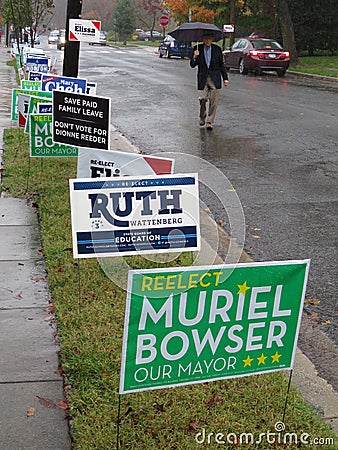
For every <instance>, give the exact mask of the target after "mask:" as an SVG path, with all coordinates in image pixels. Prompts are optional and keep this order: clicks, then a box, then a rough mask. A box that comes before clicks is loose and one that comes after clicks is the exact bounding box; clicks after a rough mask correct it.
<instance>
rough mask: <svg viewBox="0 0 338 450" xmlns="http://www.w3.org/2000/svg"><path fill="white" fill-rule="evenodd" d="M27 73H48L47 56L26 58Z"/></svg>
mask: <svg viewBox="0 0 338 450" xmlns="http://www.w3.org/2000/svg"><path fill="white" fill-rule="evenodd" d="M25 71H26V73H28V72H41V73H47V72H48V57H47V56H32V55H29V56H27V58H26V67H25Z"/></svg>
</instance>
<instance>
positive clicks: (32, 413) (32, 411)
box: [26, 406, 36, 417]
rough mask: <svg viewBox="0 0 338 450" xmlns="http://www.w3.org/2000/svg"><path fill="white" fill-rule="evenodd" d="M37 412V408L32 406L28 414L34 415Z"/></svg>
mask: <svg viewBox="0 0 338 450" xmlns="http://www.w3.org/2000/svg"><path fill="white" fill-rule="evenodd" d="M35 413H36V409H35V408H34V407H33V406H31V407H30V408H29V410H28V411H27V412H26V416H27V417H32V416H34V414H35Z"/></svg>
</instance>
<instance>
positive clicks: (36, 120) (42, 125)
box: [29, 114, 78, 157]
mask: <svg viewBox="0 0 338 450" xmlns="http://www.w3.org/2000/svg"><path fill="white" fill-rule="evenodd" d="M52 121H53V119H52V114H30V116H29V122H30V125H29V129H30V141H29V143H30V156H31V157H60V156H77V154H78V148H77V147H71V146H69V145H62V144H57V143H55V142H54V141H53V138H52V129H51V127H52Z"/></svg>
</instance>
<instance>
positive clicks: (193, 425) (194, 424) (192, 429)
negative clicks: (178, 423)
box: [187, 420, 198, 432]
mask: <svg viewBox="0 0 338 450" xmlns="http://www.w3.org/2000/svg"><path fill="white" fill-rule="evenodd" d="M197 428H198V425H197V422H196V420H192V421H191V422H190V423H189V425H188V426H187V431H190V432H195V431H196V430H197Z"/></svg>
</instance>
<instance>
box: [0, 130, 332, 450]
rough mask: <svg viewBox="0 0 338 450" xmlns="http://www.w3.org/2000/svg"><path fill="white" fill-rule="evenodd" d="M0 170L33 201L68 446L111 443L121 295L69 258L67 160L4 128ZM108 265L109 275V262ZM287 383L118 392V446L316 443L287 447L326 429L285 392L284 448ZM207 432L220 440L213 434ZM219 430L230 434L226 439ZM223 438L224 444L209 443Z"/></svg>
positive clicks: (70, 165)
mask: <svg viewBox="0 0 338 450" xmlns="http://www.w3.org/2000/svg"><path fill="white" fill-rule="evenodd" d="M4 168H5V171H4V175H3V190H4V191H5V193H6V194H7V195H11V196H15V197H25V198H29V199H31V200H32V201H34V202H36V204H37V207H38V214H39V220H40V226H41V233H42V243H43V253H44V257H45V259H46V264H47V270H48V280H49V284H50V289H51V293H52V298H53V304H54V309H55V314H56V320H57V327H58V336H59V340H60V345H61V355H60V358H61V361H60V364H61V369H62V371H63V373H64V377H65V391H66V396H67V399H68V405H69V410H68V412H69V419H70V426H71V434H72V438H73V441H74V448H76V449H88V450H89V449H102V450H107V449H112V448H115V447H116V439H117V418H118V406H119V395H118V387H119V375H120V372H119V371H120V358H121V349H122V333H123V323H124V305H125V297H126V292H125V291H124V290H123V289H121V288H120V287H118V286H117V285H115V284H114V283H113V282H112V281H111V280H110V278H108V277H107V276H106V275H105V273H104V271H103V270H102V268H101V267H100V265H99V263H98V262H97V260H95V259H87V260H81V263H80V262H79V261H78V260H75V259H73V257H72V241H71V218H70V205H69V189H68V179H69V178H76V160H75V159H71V158H67V159H66V158H64V159H63V158H54V159H53V158H46V159H42V158H40V159H39V158H30V157H29V149H28V139H27V135H24V133H23V132H22V130H21V129H16V128H13V129H9V130H6V133H5V151H4ZM183 255H184V256H179V257H177V258H176V260H174V261H173V262H171V263H170V265H189V264H190V263H191V255H190V254H189V253H187V254H183ZM113 259H114V258H113ZM79 264H80V265H79ZM114 264H115V267H114ZM128 264H129V265H130V266H134V267H140V268H141V267H150V266H151V265H152V266H153V267H154V266H161V264H160V263H151V262H149V261H147V260H146V259H144V258H128ZM163 265H164V266H166V267H167V266H168V265H169V264H168V263H165V264H162V266H163ZM112 267H113V269H114V270H115V271H118V267H117V266H116V263H115V262H113V263H112ZM79 294H80V295H79ZM287 387H288V377H287V376H286V375H285V373H282V372H277V373H273V374H266V375H258V376H251V377H246V378H238V379H233V380H228V381H218V382H212V383H203V384H199V385H190V386H185V387H180V388H174V389H164V390H154V391H146V392H142V393H136V394H129V395H124V396H121V397H120V413H121V415H120V417H121V419H120V429H119V444H120V447H119V448H122V449H133V450H143V449H144V450H149V449H154V448H157V449H173V450H174V449H176V450H181V449H182V450H183V449H184V450H189V449H196V448H210V449H213V448H219V446H220V445H223V448H235V447H236V448H237V446H240V443H239V441H238V444H237V445H236V444H235V440H236V436H237V438H238V440H239V439H240V435H241V433H252V434H253V436H254V443H251V445H249V446H250V448H257V449H258V448H260V449H262V448H264V449H265V448H276V447H278V448H295V447H297V448H318V446H315V445H303V444H300V443H298V444H297V445H296V444H295V441H294V439H295V436H296V435H297V439H298V440H299V439H300V437H301V435H302V434H303V433H308V434H309V435H310V436H311V439H314V438H323V439H333V436H334V435H333V434H332V432H331V431H330V429H329V428H328V427H327V425H326V424H325V423H324V422H322V421H321V420H320V419H319V417H317V415H316V414H315V413H314V412H313V411H312V410H311V408H310V407H309V406H308V405H307V404H306V403H305V401H304V400H303V399H302V398H301V396H300V395H299V394H298V393H297V392H296V390H295V389H294V388H291V392H290V395H289V399H288V405H287V409H286V415H285V427H286V429H285V431H286V432H288V433H295V435H293V437H287V439H286V441H287V442H286V443H285V445H284V443H283V433H281V434H279V435H278V434H277V433H276V430H275V424H276V423H277V422H279V421H281V420H282V418H283V410H284V403H285V396H286V392H287ZM269 430H270V432H271V433H276V434H275V435H272V434H271V435H270V438H269V439H270V441H268V440H267V437H266V436H261V442H260V443H256V439H257V440H258V439H259V434H260V433H267V432H268V431H269ZM198 433H200V434H198ZM210 433H211V434H210ZM216 433H222V434H223V435H224V436H223V437H221V435H218V437H217V438H216ZM228 433H232V434H229V436H228V439H229V440H228V443H226V442H227V441H226V437H227V434H228ZM208 435H209V438H208ZM278 436H279V437H278ZM303 436H304V435H303ZM196 438H197V440H196ZM203 439H204V441H203ZM208 439H209V441H210V444H208V442H207V441H208ZM242 439H247V438H246V437H245V436H244V435H243V437H242ZM248 439H249V443H250V442H251V441H250V439H251V438H250V437H248ZM278 439H279V440H280V441H278ZM289 439H293V440H292V441H291V442H292V443H289V442H290V441H289ZM222 440H223V441H224V440H225V441H224V442H225V443H223V444H219V443H217V442H218V441H222ZM244 442H245V440H244ZM322 442H324V441H322ZM326 442H330V441H326ZM244 447H245V448H246V447H248V445H244ZM320 448H322V449H332V448H334V445H332V444H326V445H321V446H320Z"/></svg>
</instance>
